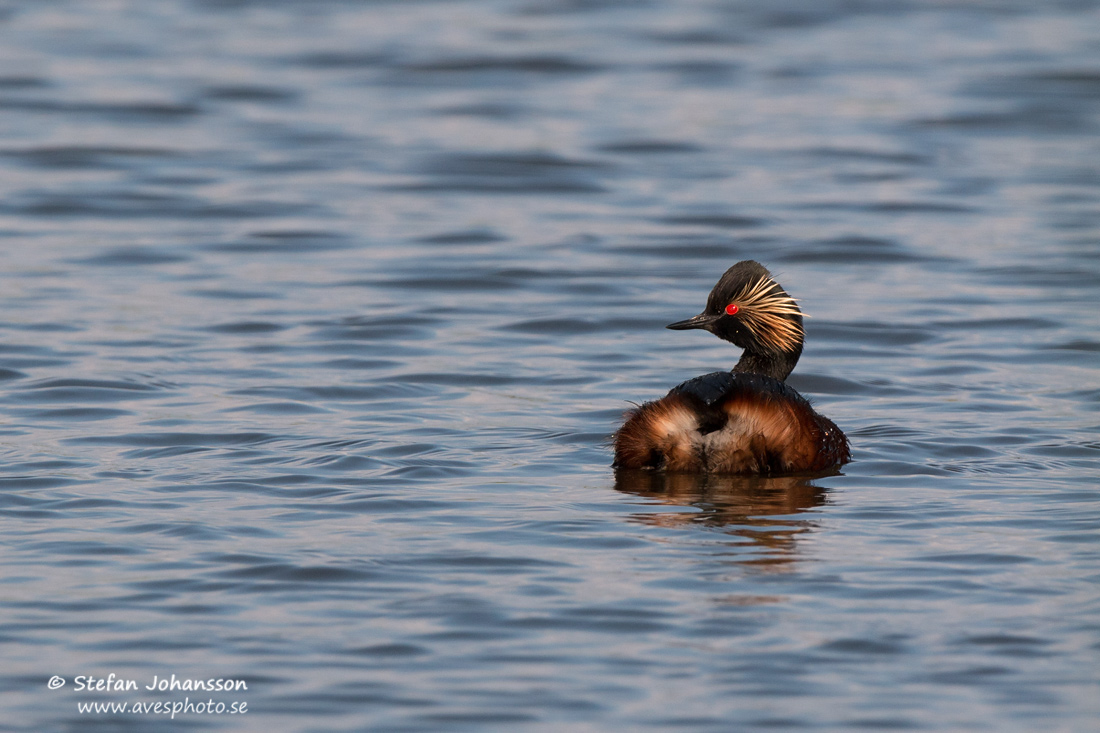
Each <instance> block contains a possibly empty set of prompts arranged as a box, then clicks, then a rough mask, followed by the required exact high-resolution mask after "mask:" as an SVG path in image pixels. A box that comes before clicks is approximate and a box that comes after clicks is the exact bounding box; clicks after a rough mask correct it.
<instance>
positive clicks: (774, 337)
mask: <svg viewBox="0 0 1100 733" xmlns="http://www.w3.org/2000/svg"><path fill="white" fill-rule="evenodd" d="M732 302H734V303H737V305H738V306H739V309H740V312H739V313H738V316H739V317H740V318H741V322H742V323H744V324H745V327H746V328H748V329H749V330H750V331H752V333H753V335H754V336H756V338H757V339H759V340H760V341H762V342H763V343H765V344H767V345H768V346H771V347H772V348H774V349H776V350H777V351H793V350H794V349H795V348H797V347H798V345H799V343H801V342H802V339H803V332H802V325H801V324H800V323H799V322H798V321H794V320H791V319H790V318H785V317H784V316H798V315H802V311H800V310H799V309H798V305H797V304H796V303H795V300H794V298H792V297H791V296H789V295H787V293H785V292H784V291H783V288H781V287H780V286H779V283H777V282H776V281H775V280H772V279H771V278H770V277H762V278H760V279H759V280H757V281H756V282H755V283H751V284H749V285H746V286H745V287H744V288H742V290H741V291H740V292H739V293H738V294H737V295H736V296H735V297H734V298H733V299H732Z"/></svg>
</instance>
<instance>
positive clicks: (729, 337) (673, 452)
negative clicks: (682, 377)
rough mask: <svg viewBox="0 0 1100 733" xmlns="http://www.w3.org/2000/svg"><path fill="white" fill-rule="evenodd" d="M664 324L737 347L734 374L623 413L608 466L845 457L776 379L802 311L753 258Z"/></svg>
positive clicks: (754, 466) (820, 463)
mask: <svg viewBox="0 0 1100 733" xmlns="http://www.w3.org/2000/svg"><path fill="white" fill-rule="evenodd" d="M666 328H671V329H673V330H676V331H685V330H688V329H692V328H702V329H704V330H707V331H710V332H711V333H713V334H714V335H715V336H717V337H718V338H720V339H724V340H726V341H730V342H732V343H733V344H735V345H736V346H740V347H741V348H742V349H744V353H743V354H742V355H741V360H740V361H738V362H737V365H736V366H735V367H734V368H733V371H731V372H714V373H712V374H704V375H703V376H701V377H696V378H695V379H689V380H688V381H686V382H684V383H683V384H681V385H679V386H677V387H673V389H672V391H670V392H669V393H668V394H667V395H665V396H664V397H662V398H661V399H659V400H656V401H654V402H646V403H645V404H643V405H641V406H640V407H638V408H637V409H635V410H631V411H630V413H628V415H627V419H626V422H625V423H624V424H623V426H622V427H621V428H619V430H618V432H617V433H615V463H614V465H615V467H616V468H655V469H664V470H666V471H686V472H697V473H699V472H709V473H738V474H772V475H774V474H785V473H803V472H821V471H826V470H828V469H831V468H835V467H837V466H840V465H841V464H844V463H847V462H848V461H849V460H850V458H851V454H850V452H849V449H848V438H847V437H845V435H844V433H842V432H841V431H840V428H838V427H837V426H836V425H835V424H834V423H833V421H832V420H830V419H828V418H827V417H824V416H822V415H819V414H817V412H815V411H814V409H813V408H812V407H811V406H810V403H809V402H808V401H806V399H805V398H804V397H803V396H802V395H800V394H799V393H798V392H797V391H795V390H794V389H793V388H791V387H789V386H787V385H786V384H785V383H784V380H785V379H786V378H787V376H788V375H789V374H790V373H791V370H793V369H794V365H795V364H797V363H798V357H799V356H801V355H802V344H803V330H802V312H801V311H800V310H799V309H798V306H797V305H796V304H795V302H794V299H793V298H791V296H789V295H787V292H786V291H785V290H783V288H782V287H780V285H779V283H777V282H776V281H775V280H773V279H772V276H771V273H769V272H768V270H767V268H765V267H764V266H763V265H761V264H760V263H759V262H754V261H753V260H745V261H744V262H738V263H737V264H736V265H734V266H733V267H731V268H730V269H728V270H726V272H725V274H724V275H722V278H721V279H720V280H719V281H718V284H717V285H715V286H714V289H713V290H711V291H710V296H709V297H708V298H707V307H706V308H705V309H704V310H703V312H702V313H700V314H699V315H697V316H695V317H694V318H689V319H687V320H686V321H678V322H676V323H671V324H669V325H668V326H666Z"/></svg>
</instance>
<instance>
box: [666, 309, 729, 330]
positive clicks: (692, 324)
mask: <svg viewBox="0 0 1100 733" xmlns="http://www.w3.org/2000/svg"><path fill="white" fill-rule="evenodd" d="M719 317H720V316H712V315H708V314H706V313H700V314H699V315H697V316H692V317H691V318H689V319H687V320H686V321H676V323H670V324H668V325H667V326H665V328H671V329H672V330H673V331H688V330H690V329H692V328H702V329H705V330H707V331H709V330H710V327H711V326H712V325H714V322H715V321H717V320H718V319H719Z"/></svg>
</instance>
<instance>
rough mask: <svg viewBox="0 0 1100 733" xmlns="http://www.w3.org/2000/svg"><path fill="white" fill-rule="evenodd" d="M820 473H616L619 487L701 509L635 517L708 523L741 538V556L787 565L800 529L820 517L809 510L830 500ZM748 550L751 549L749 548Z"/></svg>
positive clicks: (658, 522)
mask: <svg viewBox="0 0 1100 733" xmlns="http://www.w3.org/2000/svg"><path fill="white" fill-rule="evenodd" d="M816 478H818V477H813V478H807V477H804V476H803V477H799V476H780V477H762V476H717V475H707V474H677V473H664V472H660V471H626V470H620V471H616V473H615V489H616V490H618V491H621V492H623V493H626V494H633V495H635V496H642V497H646V498H648V499H655V500H657V501H660V502H662V503H664V504H668V505H670V506H676V507H693V508H694V509H696V510H697V511H692V512H685V511H670V512H662V511H649V512H639V513H636V514H633V515H631V517H630V518H631V521H636V522H641V523H644V524H650V525H654V526H658V527H683V528H690V527H709V528H715V529H720V530H722V531H723V532H725V533H726V534H728V535H730V536H732V537H736V538H738V540H737V541H736V542H735V543H734V544H735V545H739V546H741V551H740V552H739V553H738V561H739V562H741V563H747V564H752V565H756V566H758V567H759V569H770V570H782V569H785V568H786V567H788V566H789V565H790V563H791V562H793V561H794V560H795V559H796V554H795V551H796V541H797V538H798V536H799V535H801V534H804V533H806V532H809V531H812V529H813V528H814V526H815V523H814V522H813V520H812V519H811V518H810V515H806V514H805V513H806V512H807V511H808V510H810V509H813V508H814V507H818V506H821V505H822V504H824V503H825V499H826V490H825V489H824V488H822V487H821V486H817V485H815V484H814V480H815V479H816ZM746 551H747V552H746Z"/></svg>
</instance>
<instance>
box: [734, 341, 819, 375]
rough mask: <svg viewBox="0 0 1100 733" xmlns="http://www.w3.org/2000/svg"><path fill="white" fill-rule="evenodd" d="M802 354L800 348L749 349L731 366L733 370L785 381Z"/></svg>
mask: <svg viewBox="0 0 1100 733" xmlns="http://www.w3.org/2000/svg"><path fill="white" fill-rule="evenodd" d="M801 355H802V349H801V348H800V349H798V350H797V351H769V352H763V351H749V350H747V349H746V350H745V353H743V354H742V355H741V360H740V361H738V362H737V366H735V367H734V368H733V371H735V372H746V373H749V374H763V375H764V376H766V377H771V378H772V379H778V380H779V381H780V382H783V381H786V379H787V377H788V376H789V375H790V373H791V372H792V371H794V365H795V364H797V363H798V357H799V356H801Z"/></svg>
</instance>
